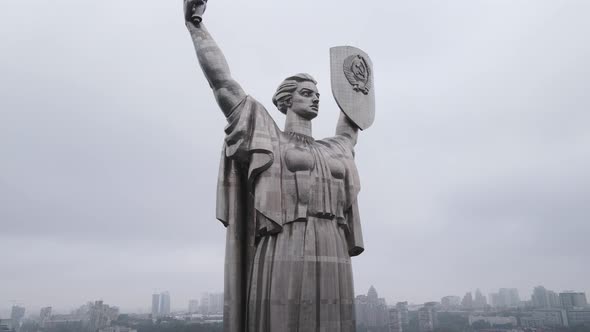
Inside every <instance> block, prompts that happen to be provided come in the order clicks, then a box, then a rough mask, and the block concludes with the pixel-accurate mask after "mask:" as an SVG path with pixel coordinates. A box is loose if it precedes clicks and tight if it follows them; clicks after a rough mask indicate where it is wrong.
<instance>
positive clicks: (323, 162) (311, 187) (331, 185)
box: [281, 137, 346, 220]
mask: <svg viewBox="0 0 590 332" xmlns="http://www.w3.org/2000/svg"><path fill="white" fill-rule="evenodd" d="M281 161H282V162H281V164H282V188H283V195H284V196H285V198H286V200H285V201H286V202H287V205H289V206H288V207H287V210H291V209H290V207H292V208H294V210H293V214H294V216H293V217H292V218H289V217H288V218H287V220H290V219H292V220H297V219H301V218H307V216H309V215H315V216H320V217H327V218H333V217H334V216H335V215H336V210H337V209H338V208H337V206H338V201H339V200H341V199H342V197H340V196H341V195H340V192H341V191H343V189H344V188H343V187H344V184H343V179H344V177H345V175H346V174H345V173H346V171H345V167H344V164H343V163H342V161H341V160H339V159H338V158H337V157H336V156H335V154H334V153H333V152H332V151H331V150H330V148H329V147H328V146H326V145H323V144H322V143H321V142H315V141H313V140H311V139H305V138H301V137H290V139H288V140H286V142H284V144H282V147H281ZM287 214H290V213H287Z"/></svg>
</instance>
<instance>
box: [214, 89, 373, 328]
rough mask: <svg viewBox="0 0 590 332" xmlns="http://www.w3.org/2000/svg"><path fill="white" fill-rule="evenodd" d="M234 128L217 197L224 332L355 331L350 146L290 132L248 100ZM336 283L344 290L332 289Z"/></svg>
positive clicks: (235, 113)
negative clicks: (222, 250) (223, 243)
mask: <svg viewBox="0 0 590 332" xmlns="http://www.w3.org/2000/svg"><path fill="white" fill-rule="evenodd" d="M227 120H228V125H227V126H226V128H225V133H226V137H225V141H224V146H223V150H222V158H221V164H220V169H219V178H218V191H217V219H219V220H220V221H221V222H222V223H223V224H224V226H226V228H227V235H226V257H225V285H224V330H225V331H231V332H244V331H249V332H254V331H256V332H260V331H277V332H281V331H296V330H300V331H306V330H307V329H306V326H309V327H310V328H311V327H316V328H319V327H322V328H326V329H325V330H326V331H354V309H353V303H352V300H353V299H352V298H351V295H352V294H353V293H354V292H353V290H352V270H351V268H350V256H356V255H358V254H360V253H361V252H362V251H363V250H364V249H363V241H362V232H361V228H360V218H359V215H358V204H357V195H358V192H359V190H360V182H359V178H358V172H357V169H356V166H355V163H354V146H353V145H354V144H353V142H352V138H351V137H348V136H346V135H337V136H335V137H331V138H327V139H323V140H318V141H315V140H314V139H313V138H311V137H307V136H304V135H300V134H295V133H285V132H282V131H281V130H279V128H278V127H277V126H276V124H275V122H274V121H273V119H272V118H271V116H270V115H269V114H268V112H267V111H266V109H265V108H264V106H262V105H261V104H260V103H258V102H257V101H256V100H254V99H253V98H252V97H250V96H247V97H245V98H244V99H243V100H242V101H241V102H240V103H239V104H238V105H237V106H236V107H235V108H234V109H233V110H232V112H230V114H229V115H228V117H227ZM312 221H313V224H312V225H308V224H309V223H311V222H312ZM311 226H313V227H311ZM285 230H288V232H289V235H287V234H284V233H283V232H284V231H285ZM306 236H308V237H310V238H309V239H307V240H306ZM311 236H313V237H314V238H315V239H316V240H315V243H312V242H311V240H310V239H311ZM324 242H325V243H327V244H326V245H324ZM326 246H327V247H326ZM294 247H295V248H294ZM297 247H302V248H297ZM303 247H305V248H303ZM281 248H282V249H281ZM322 248H324V249H322ZM270 250H274V251H272V252H270ZM310 250H311V252H312V254H311V256H310V255H309V252H310ZM304 251H305V252H307V254H305V253H304ZM313 253H317V256H314V254H313ZM326 255H327V256H326ZM344 256H346V257H344ZM284 261H287V263H285V264H286V265H285V264H283V265H281V264H282V263H281V262H284ZM280 263H281V264H280ZM269 264H270V265H269ZM273 264H274V265H275V266H274V270H273V269H272V267H273ZM269 266H270V268H269ZM286 269H289V271H286ZM320 271H323V272H320ZM291 272H293V273H291ZM321 273H323V274H321ZM298 274H301V275H302V276H301V277H300V276H299V275H298ZM314 274H315V275H314ZM310 278H311V279H310ZM301 279H305V280H301ZM330 282H334V283H336V284H337V285H339V286H334V287H336V289H335V290H333V289H332V290H326V289H327V288H328V287H330V285H329V283H330ZM271 283H272V285H271ZM338 283H339V284H338ZM338 287H340V288H338ZM300 288H304V289H300ZM283 289H285V290H284V291H283ZM282 292H283V293H284V294H283V293H282ZM334 293H335V294H334ZM323 294H327V295H325V296H324V295H323ZM277 296H279V297H280V296H285V297H287V298H286V299H281V298H277ZM328 302H329V303H328ZM306 310H307V311H306ZM310 317H311V318H310ZM281 319H284V320H286V321H285V322H283V321H281ZM310 319H311V321H309V320H310ZM339 320H340V321H341V322H338V321H339Z"/></svg>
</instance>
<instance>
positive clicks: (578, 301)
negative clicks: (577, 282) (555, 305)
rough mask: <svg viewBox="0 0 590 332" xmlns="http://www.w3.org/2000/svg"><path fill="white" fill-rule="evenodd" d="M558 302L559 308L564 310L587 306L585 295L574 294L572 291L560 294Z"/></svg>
mask: <svg viewBox="0 0 590 332" xmlns="http://www.w3.org/2000/svg"><path fill="white" fill-rule="evenodd" d="M559 300H560V302H561V306H562V307H564V308H566V309H571V308H583V307H586V306H588V301H587V300H586V293H576V292H573V291H566V292H562V293H559Z"/></svg>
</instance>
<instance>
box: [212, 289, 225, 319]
mask: <svg viewBox="0 0 590 332" xmlns="http://www.w3.org/2000/svg"><path fill="white" fill-rule="evenodd" d="M209 312H210V313H213V314H223V293H213V294H209Z"/></svg>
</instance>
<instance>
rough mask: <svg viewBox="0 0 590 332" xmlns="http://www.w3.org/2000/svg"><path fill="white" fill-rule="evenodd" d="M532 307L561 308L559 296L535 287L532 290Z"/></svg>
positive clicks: (543, 288) (541, 287)
mask: <svg viewBox="0 0 590 332" xmlns="http://www.w3.org/2000/svg"><path fill="white" fill-rule="evenodd" d="M532 302H533V307H535V308H556V307H561V301H560V299H559V295H557V293H555V292H554V291H551V290H548V289H545V287H543V286H537V287H535V289H534V290H533V296H532Z"/></svg>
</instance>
